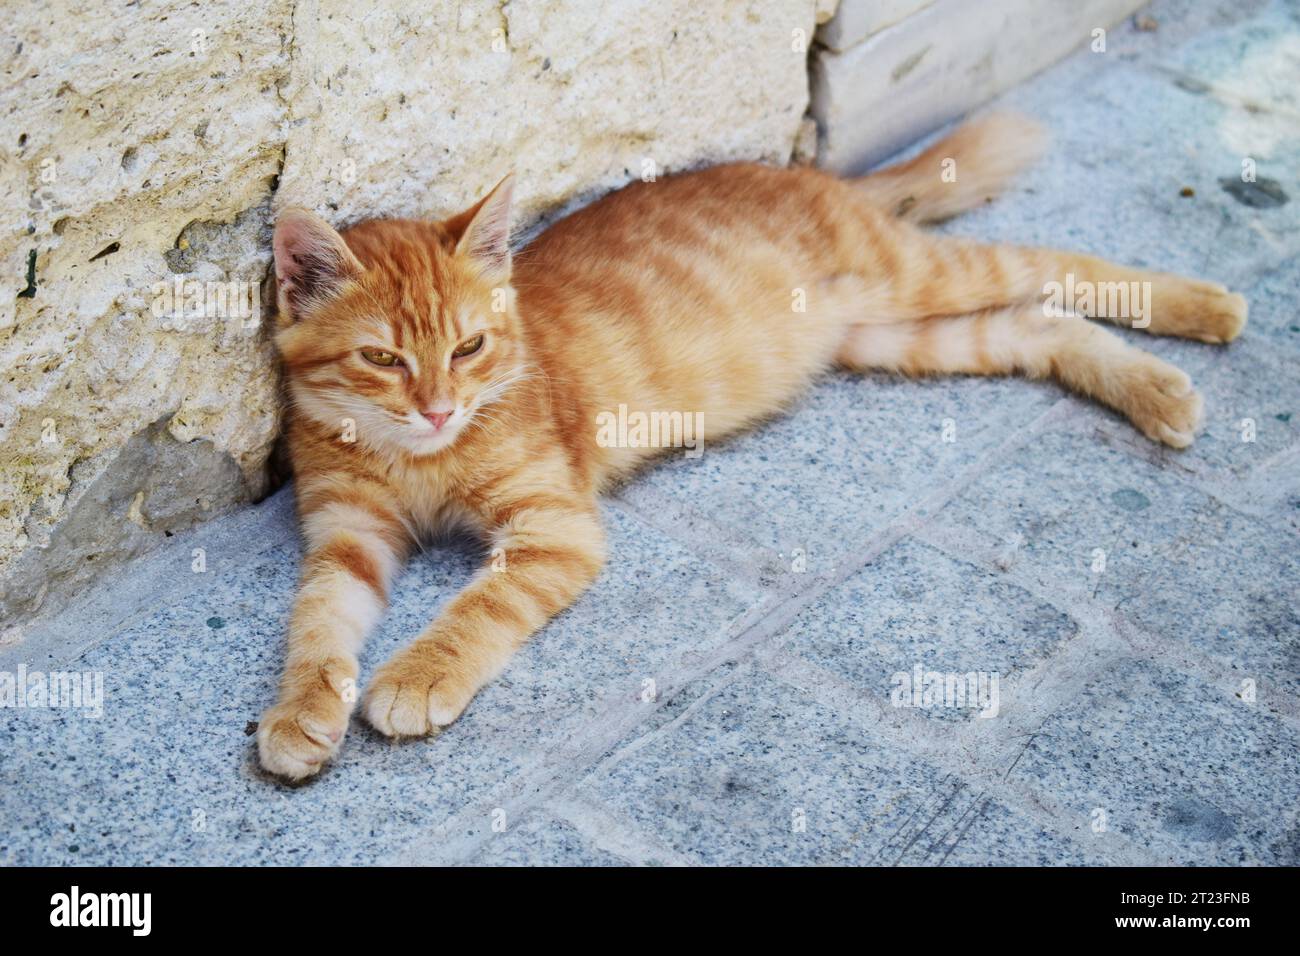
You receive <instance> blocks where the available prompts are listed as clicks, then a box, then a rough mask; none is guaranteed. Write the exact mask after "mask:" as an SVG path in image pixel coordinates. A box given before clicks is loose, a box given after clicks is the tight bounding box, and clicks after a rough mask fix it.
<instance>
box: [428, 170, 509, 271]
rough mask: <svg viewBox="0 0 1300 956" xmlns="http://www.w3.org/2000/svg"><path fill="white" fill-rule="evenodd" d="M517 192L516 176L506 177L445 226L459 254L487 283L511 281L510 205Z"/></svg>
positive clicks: (449, 220)
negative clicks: (480, 271)
mask: <svg viewBox="0 0 1300 956" xmlns="http://www.w3.org/2000/svg"><path fill="white" fill-rule="evenodd" d="M514 190H515V174H514V173H507V174H506V177H505V178H504V179H503V180H501V182H499V183H497V184H496V185H495V186H493V187H492V191H491V192H489V193H488V194H487V195H486V196H484V197H483V198H482V199H480V200H479V201H478V202H476V203H475V204H474V205H473V206H470V208H468V209H466V210H465V211H464V212H462V213H460V214H458V215H455V216H452V217H451V218H450V219H448V220H446V221H445V222H444V223H443V226H444V227H445V228H446V229H447V232H448V233H450V234H451V237H452V239H453V240H455V242H456V254H457V255H460V256H464V257H465V258H466V259H468V260H470V261H471V262H473V263H474V264H475V265H477V266H478V267H479V268H480V269H481V270H482V275H483V277H484V278H486V279H487V280H488V281H495V282H507V281H509V279H510V205H511V201H512V199H513V197H514Z"/></svg>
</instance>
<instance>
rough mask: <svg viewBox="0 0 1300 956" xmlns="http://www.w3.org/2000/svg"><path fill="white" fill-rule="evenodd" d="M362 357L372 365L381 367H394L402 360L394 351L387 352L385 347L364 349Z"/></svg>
mask: <svg viewBox="0 0 1300 956" xmlns="http://www.w3.org/2000/svg"><path fill="white" fill-rule="evenodd" d="M361 357H362V358H363V359H365V360H366V361H367V362H369V363H370V364H371V365H378V366H379V367H380V368H392V367H393V366H395V365H401V364H402V360H401V359H400V358H398V357H397V356H396V355H394V354H393V353H392V352H385V351H384V350H383V349H362V350H361Z"/></svg>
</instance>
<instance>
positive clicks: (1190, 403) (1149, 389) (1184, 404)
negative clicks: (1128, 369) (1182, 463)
mask: <svg viewBox="0 0 1300 956" xmlns="http://www.w3.org/2000/svg"><path fill="white" fill-rule="evenodd" d="M1139 369H1140V372H1139V375H1138V376H1137V377H1136V378H1135V381H1134V382H1133V384H1132V386H1131V387H1130V389H1129V390H1128V392H1127V395H1126V399H1125V405H1126V411H1127V413H1128V416H1129V419H1130V420H1131V421H1132V422H1133V424H1134V425H1136V426H1137V428H1138V429H1139V430H1140V431H1141V432H1142V433H1143V434H1144V435H1146V436H1147V437H1148V438H1150V439H1152V440H1153V441H1158V442H1162V443H1164V444H1166V445H1169V446H1171V447H1173V448H1186V447H1187V446H1188V445H1190V444H1191V443H1192V441H1193V440H1194V439H1195V437H1196V430H1197V428H1198V427H1199V426H1200V424H1201V418H1202V415H1203V411H1204V403H1203V402H1202V399H1201V395H1200V393H1199V392H1197V391H1196V389H1195V388H1193V387H1192V380H1191V379H1190V378H1189V377H1188V376H1187V373H1186V372H1184V371H1183V370H1182V369H1180V368H1177V367H1175V366H1173V365H1170V364H1169V363H1167V362H1164V361H1162V360H1160V359H1158V358H1156V357H1155V356H1154V355H1146V354H1144V355H1143V356H1142V358H1141V364H1140V365H1139Z"/></svg>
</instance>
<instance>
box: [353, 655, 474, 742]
mask: <svg viewBox="0 0 1300 956" xmlns="http://www.w3.org/2000/svg"><path fill="white" fill-rule="evenodd" d="M463 670H464V665H463V662H462V660H461V658H460V657H459V655H458V654H457V652H456V651H455V650H454V649H452V648H449V647H445V646H443V645H440V644H437V643H424V642H420V643H416V644H413V645H411V646H410V647H408V648H406V649H405V650H403V651H400V652H398V653H397V654H396V655H395V656H394V657H393V658H392V659H391V660H390V661H389V662H388V663H387V664H385V665H384V666H383V667H381V668H380V669H379V672H378V673H377V674H375V678H374V680H373V681H371V682H370V687H369V689H368V690H367V691H366V704H365V712H366V719H367V720H369V721H370V724H371V726H373V727H374V728H375V729H376V730H378V731H379V732H380V733H381V734H385V735H387V736H389V737H424V736H427V735H428V734H431V733H434V732H436V731H437V730H439V729H440V728H442V727H445V726H447V725H448V724H450V723H451V722H452V721H454V720H455V719H456V718H457V717H459V716H460V714H461V711H463V710H464V709H465V707H466V706H467V705H468V704H469V702H470V698H471V697H473V696H474V688H473V685H472V684H471V683H470V682H469V681H468V680H467V679H466V678H465V676H464V675H463V673H462V671H463Z"/></svg>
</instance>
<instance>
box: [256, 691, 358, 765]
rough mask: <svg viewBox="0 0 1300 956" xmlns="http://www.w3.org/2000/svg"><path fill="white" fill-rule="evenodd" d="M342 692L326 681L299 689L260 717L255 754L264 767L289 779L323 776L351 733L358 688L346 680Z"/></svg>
mask: <svg viewBox="0 0 1300 956" xmlns="http://www.w3.org/2000/svg"><path fill="white" fill-rule="evenodd" d="M341 682H342V684H343V689H342V691H340V690H338V689H336V688H335V687H334V686H333V683H332V682H331V681H330V680H328V679H326V678H325V677H322V678H321V679H320V680H319V681H318V682H316V683H314V684H312V685H311V686H308V687H304V688H302V689H301V690H297V691H295V692H294V693H293V695H292V696H290V697H287V698H285V699H282V700H281V701H280V702H279V703H278V704H276V705H275V706H274V707H272V708H271V709H269V710H268V711H267V712H266V713H265V714H263V715H262V719H261V721H260V722H259V723H258V725H257V753H258V756H259V757H260V759H261V761H262V767H263V768H265V769H266V770H268V771H270V772H271V773H273V774H277V775H279V776H281V777H287V778H288V779H290V780H304V779H306V778H307V777H310V776H312V775H314V774H316V773H319V772H320V769H321V767H322V766H324V765H325V762H326V761H328V760H329V759H330V758H331V757H333V756H334V755H335V754H336V753H338V749H339V746H340V745H341V744H342V743H343V735H344V733H345V732H346V731H347V729H348V718H349V716H350V715H351V712H352V701H353V700H355V699H356V695H355V692H352V693H349V691H350V690H351V689H352V688H354V687H355V683H354V681H353V679H352V678H346V677H345V678H343V679H342V681H341Z"/></svg>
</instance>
